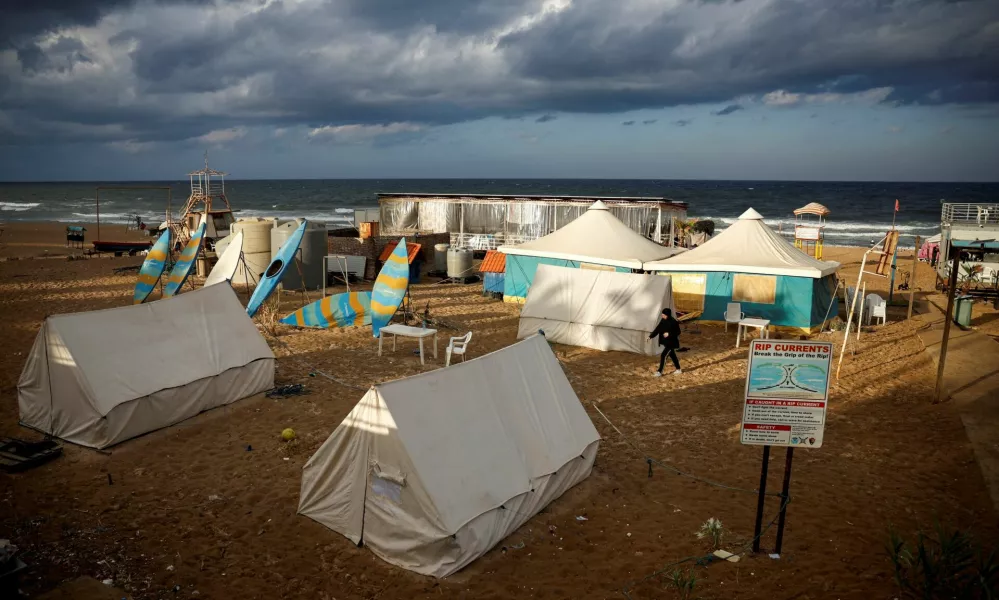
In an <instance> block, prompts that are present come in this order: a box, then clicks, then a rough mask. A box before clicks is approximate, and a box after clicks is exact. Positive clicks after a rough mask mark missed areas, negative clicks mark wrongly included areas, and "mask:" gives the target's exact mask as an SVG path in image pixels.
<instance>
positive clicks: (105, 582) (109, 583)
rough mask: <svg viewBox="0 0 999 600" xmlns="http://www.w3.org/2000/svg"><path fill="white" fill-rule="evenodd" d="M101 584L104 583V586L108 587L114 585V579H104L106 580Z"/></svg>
mask: <svg viewBox="0 0 999 600" xmlns="http://www.w3.org/2000/svg"><path fill="white" fill-rule="evenodd" d="M101 583H103V584H104V585H108V586H110V585H114V579H104V580H102V581H101Z"/></svg>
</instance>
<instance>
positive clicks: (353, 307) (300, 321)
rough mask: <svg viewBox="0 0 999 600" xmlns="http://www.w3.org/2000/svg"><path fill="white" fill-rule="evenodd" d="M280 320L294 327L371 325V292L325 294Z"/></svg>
mask: <svg viewBox="0 0 999 600" xmlns="http://www.w3.org/2000/svg"><path fill="white" fill-rule="evenodd" d="M281 322H282V323H284V324H285V325H295V326H296V327H323V328H326V327H350V326H356V327H360V326H362V325H371V292H347V293H344V294H334V295H332V296H327V297H325V298H323V299H321V300H316V301H315V302H313V303H312V304H306V305H305V306H303V307H302V308H300V309H298V310H296V311H295V312H293V313H291V314H290V315H288V316H287V317H285V318H283V319H281Z"/></svg>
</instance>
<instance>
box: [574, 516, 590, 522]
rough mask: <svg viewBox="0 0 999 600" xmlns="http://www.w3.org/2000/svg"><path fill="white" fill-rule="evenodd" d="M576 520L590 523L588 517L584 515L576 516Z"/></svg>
mask: <svg viewBox="0 0 999 600" xmlns="http://www.w3.org/2000/svg"><path fill="white" fill-rule="evenodd" d="M576 520H577V521H589V519H587V518H586V517H584V516H583V515H578V516H576Z"/></svg>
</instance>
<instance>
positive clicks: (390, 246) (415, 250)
mask: <svg viewBox="0 0 999 600" xmlns="http://www.w3.org/2000/svg"><path fill="white" fill-rule="evenodd" d="M398 243H399V241H398V240H394V241H391V242H389V243H387V244H385V247H384V248H382V253H381V255H379V256H378V260H380V261H382V262H385V261H386V260H388V259H389V256H391V255H392V251H393V250H395V247H396V245H397V244H398ZM421 248H423V246H422V245H421V244H413V243H411V242H406V252H407V253H408V254H409V263H410V264H412V263H413V261H414V260H416V257H417V256H419V255H420V249H421Z"/></svg>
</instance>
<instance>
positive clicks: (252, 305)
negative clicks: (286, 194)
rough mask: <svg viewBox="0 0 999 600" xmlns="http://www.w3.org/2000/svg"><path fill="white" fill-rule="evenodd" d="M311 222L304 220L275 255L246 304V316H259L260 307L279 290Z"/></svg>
mask: <svg viewBox="0 0 999 600" xmlns="http://www.w3.org/2000/svg"><path fill="white" fill-rule="evenodd" d="M308 224H309V222H308V221H307V220H305V219H302V223H301V225H299V226H298V229H296V230H295V232H294V233H292V234H291V237H289V238H288V239H287V240H286V241H285V243H284V245H282V246H281V248H280V249H279V250H278V251H277V254H275V255H274V259H273V260H271V264H270V265H268V266H267V270H266V271H264V274H263V276H262V277H261V278H260V283H258V284H257V287H256V289H254V290H253V295H252V296H250V301H249V302H248V303H247V304H246V314H248V315H250V316H251V317H252V316H253V315H255V314H257V311H258V310H260V305H262V304H263V303H264V302H266V301H267V299H268V298H270V296H271V294H272V293H274V290H276V289H277V286H278V284H279V283H281V278H282V277H283V276H284V272H285V271H287V270H288V265H290V264H291V263H292V261H294V260H295V253H296V252H298V247H299V246H300V245H301V244H302V237H303V236H304V235H305V227H306V226H307V225H308Z"/></svg>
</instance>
